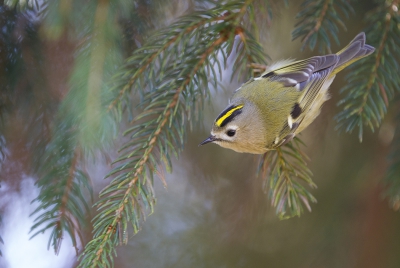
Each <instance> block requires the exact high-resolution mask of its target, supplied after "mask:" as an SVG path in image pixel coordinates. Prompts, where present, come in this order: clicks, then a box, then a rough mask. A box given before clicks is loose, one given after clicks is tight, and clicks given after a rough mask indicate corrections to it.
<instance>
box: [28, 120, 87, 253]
mask: <svg viewBox="0 0 400 268" xmlns="http://www.w3.org/2000/svg"><path fill="white" fill-rule="evenodd" d="M57 127H58V128H57V131H59V133H55V137H56V139H55V140H53V141H52V142H51V143H50V144H49V148H48V150H47V151H46V154H45V156H44V158H43V162H42V163H41V166H40V170H39V174H40V175H41V178H40V180H39V181H38V182H37V185H38V187H39V188H40V194H39V196H38V197H37V198H36V199H35V200H34V201H37V202H38V203H39V205H38V207H37V208H36V210H35V211H34V212H33V213H32V214H31V215H36V214H39V213H40V214H39V216H37V218H36V219H35V224H34V225H33V226H32V227H31V232H34V233H33V235H32V237H35V236H36V235H38V234H40V233H44V232H45V231H46V230H48V229H49V230H51V234H50V241H49V245H48V247H50V244H51V246H52V247H53V249H54V251H55V252H56V253H58V252H59V251H60V247H61V242H62V240H63V239H64V238H65V235H64V232H65V233H67V234H68V235H69V237H70V238H71V240H72V244H73V246H74V247H75V249H76V252H77V254H78V243H77V242H78V239H79V240H80V242H81V243H82V242H83V239H82V234H81V232H82V231H83V230H84V228H85V226H86V223H87V220H88V219H87V216H88V215H89V211H90V209H89V205H88V202H87V201H88V200H87V198H86V196H88V193H90V196H93V191H92V186H91V185H90V183H91V182H90V180H89V176H88V175H87V174H86V172H85V171H84V169H83V167H82V166H81V164H80V156H81V152H80V151H79V148H78V147H77V145H76V144H75V143H76V139H74V138H73V137H74V136H75V135H76V133H74V134H72V133H68V131H70V127H69V126H68V125H66V124H60V125H59V126H57Z"/></svg>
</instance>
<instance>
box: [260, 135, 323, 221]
mask: <svg viewBox="0 0 400 268" xmlns="http://www.w3.org/2000/svg"><path fill="white" fill-rule="evenodd" d="M301 143H302V142H301V141H300V139H298V138H295V139H294V140H293V141H292V142H290V143H288V144H287V145H285V146H283V147H280V148H278V149H277V150H275V151H270V152H267V153H265V154H264V155H263V156H262V157H261V158H260V162H259V168H258V173H259V174H261V175H262V177H263V178H264V189H265V191H266V192H268V193H269V197H270V199H271V204H272V206H274V207H275V208H276V213H277V214H278V215H279V217H280V218H281V219H287V218H291V217H294V216H300V215H301V213H302V212H303V205H304V206H306V208H307V209H308V211H311V206H310V202H313V203H315V202H317V200H316V199H315V197H314V196H313V195H312V194H311V193H309V192H308V191H307V190H306V188H305V187H304V186H303V185H302V183H306V184H307V185H308V186H309V187H311V188H316V185H315V184H314V182H313V181H312V179H311V176H312V173H311V171H310V170H309V168H308V167H307V166H306V165H307V164H306V160H305V159H307V160H308V157H307V156H306V155H305V154H304V153H302V152H301V150H300V146H299V145H300V144H301ZM302 204H303V205H302Z"/></svg>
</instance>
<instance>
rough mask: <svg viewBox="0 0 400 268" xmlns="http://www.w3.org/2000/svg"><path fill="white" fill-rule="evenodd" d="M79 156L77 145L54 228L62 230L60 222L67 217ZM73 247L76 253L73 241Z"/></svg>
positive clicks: (57, 249)
mask: <svg viewBox="0 0 400 268" xmlns="http://www.w3.org/2000/svg"><path fill="white" fill-rule="evenodd" d="M79 157H80V148H79V147H77V148H76V149H75V152H74V156H73V157H72V161H71V167H70V169H69V172H68V179H67V184H66V185H65V188H64V193H63V196H62V198H61V205H60V209H59V217H58V220H57V223H56V228H57V229H59V230H61V231H62V226H61V222H62V221H63V219H64V218H67V217H68V216H67V203H68V200H69V196H70V194H71V190H72V185H73V181H74V178H75V176H74V174H75V171H76V167H77V163H78V159H79ZM57 238H58V239H59V242H60V243H61V239H62V235H60V236H59V237H57ZM73 246H74V248H75V251H76V254H78V247H77V245H76V244H75V243H74V245H73ZM59 249H60V245H58V246H57V247H56V254H58V251H59Z"/></svg>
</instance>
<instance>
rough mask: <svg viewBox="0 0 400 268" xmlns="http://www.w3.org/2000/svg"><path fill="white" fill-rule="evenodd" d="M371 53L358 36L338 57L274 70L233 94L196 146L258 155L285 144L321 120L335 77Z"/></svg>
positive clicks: (290, 63) (292, 63)
mask: <svg viewBox="0 0 400 268" xmlns="http://www.w3.org/2000/svg"><path fill="white" fill-rule="evenodd" d="M374 50H375V48H374V47H372V46H370V45H367V44H365V34H364V33H360V34H358V35H357V36H356V37H355V38H354V39H353V40H352V41H351V42H350V43H349V44H348V45H347V46H346V47H345V48H344V49H342V50H341V51H339V52H338V53H336V54H329V55H325V56H315V57H311V58H309V59H306V60H300V61H290V60H286V61H280V62H277V63H275V64H272V65H271V66H269V67H268V68H267V69H266V71H265V72H264V73H263V74H261V76H260V77H257V78H251V79H250V80H249V81H248V82H246V83H245V84H243V85H242V86H241V87H240V88H239V89H237V90H236V91H235V93H234V95H233V97H232V99H231V100H230V104H229V105H228V107H227V108H226V109H225V110H223V111H222V112H221V113H220V114H219V115H218V117H217V118H216V119H215V121H214V123H213V126H212V129H211V135H210V136H209V137H208V138H207V139H205V140H204V141H203V142H202V143H200V145H204V144H207V143H216V144H218V145H220V146H222V147H225V148H229V149H232V150H234V151H237V152H241V153H252V154H262V153H265V152H266V151H269V150H274V149H276V148H278V147H279V146H282V145H284V144H286V143H288V142H289V141H291V140H292V139H293V138H294V137H295V136H296V135H297V134H298V133H300V132H301V131H302V130H304V129H305V128H306V127H307V126H308V125H310V124H311V123H312V122H313V121H314V119H315V118H316V117H317V116H318V115H319V113H320V109H321V106H322V104H323V103H324V102H325V101H326V100H328V99H329V93H328V88H329V86H330V85H331V83H332V81H333V79H334V78H335V76H336V74H337V73H338V72H339V71H341V70H343V69H344V68H345V67H347V66H349V65H350V64H352V63H353V62H355V61H357V60H359V59H361V58H363V57H366V56H368V55H370V54H371V53H373V52H374Z"/></svg>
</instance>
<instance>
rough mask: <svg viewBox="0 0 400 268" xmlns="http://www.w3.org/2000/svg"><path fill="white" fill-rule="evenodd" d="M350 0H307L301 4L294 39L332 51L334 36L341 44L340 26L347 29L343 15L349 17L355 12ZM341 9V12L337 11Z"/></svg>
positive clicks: (305, 44)
mask: <svg viewBox="0 0 400 268" xmlns="http://www.w3.org/2000/svg"><path fill="white" fill-rule="evenodd" d="M349 2H350V1H348V0H316V1H313V0H305V1H304V2H303V3H302V4H301V8H302V10H301V11H300V12H299V13H298V14H297V15H296V19H298V20H299V21H298V22H297V24H296V25H295V29H294V30H293V32H292V37H293V40H295V39H297V38H301V42H302V43H303V46H302V48H301V49H304V48H306V47H307V46H308V47H309V48H310V49H311V50H314V48H315V47H316V45H317V44H318V51H319V52H321V53H324V52H325V51H328V53H332V52H331V41H330V38H332V39H333V40H334V41H335V42H336V44H339V37H338V34H339V26H340V27H342V28H343V29H344V30H346V26H345V24H344V21H343V19H342V17H343V16H344V17H345V18H349V15H350V14H352V13H354V10H353V8H352V7H351V5H350V3H349ZM337 10H339V12H337Z"/></svg>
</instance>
